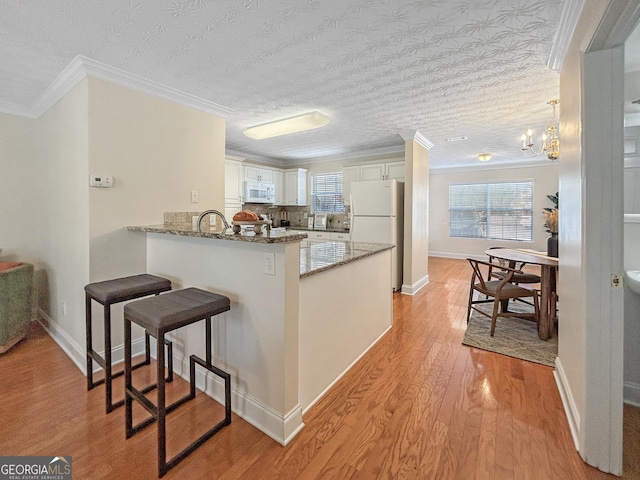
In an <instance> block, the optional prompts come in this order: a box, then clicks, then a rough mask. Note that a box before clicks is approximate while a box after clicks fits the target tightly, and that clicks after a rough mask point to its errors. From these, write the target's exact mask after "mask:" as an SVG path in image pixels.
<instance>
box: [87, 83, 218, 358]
mask: <svg viewBox="0 0 640 480" xmlns="http://www.w3.org/2000/svg"><path fill="white" fill-rule="evenodd" d="M88 95H89V97H88V99H89V142H88V145H89V162H88V169H89V173H91V174H96V175H111V176H113V178H114V186H113V187H112V188H88V187H86V185H87V182H84V183H85V185H84V186H85V187H86V188H87V190H88V195H89V204H90V209H89V222H90V226H89V228H90V233H89V236H90V239H89V241H90V263H89V265H90V272H89V281H91V282H95V281H100V280H105V279H110V278H117V277H121V276H125V275H135V274H138V273H144V272H145V271H146V241H145V239H144V238H143V236H141V235H136V234H135V233H132V232H128V231H127V230H126V227H127V226H128V225H148V224H160V223H162V222H163V214H164V212H165V211H203V210H206V209H210V208H214V209H217V210H223V208H224V151H225V145H224V135H225V121H224V119H222V118H219V117H216V116H213V115H210V114H207V113H204V112H200V111H197V110H193V109H190V108H187V107H183V106H180V105H177V104H175V103H171V102H169V101H166V100H162V99H158V98H156V97H152V96H150V95H146V94H143V93H138V92H134V91H131V90H128V89H126V88H123V87H120V86H117V85H113V84H110V83H107V82H104V81H101V80H96V79H93V78H89V92H88ZM192 190H198V192H199V197H200V202H199V203H197V204H193V203H191V191H192ZM122 308H123V305H122V304H120V305H114V306H113V307H112V315H113V322H112V323H113V330H112V337H113V344H114V345H115V346H118V345H120V344H121V343H122V322H121V321H119V320H120V319H121V318H122V313H121V312H122ZM101 315H102V309H101V308H100V307H99V306H97V308H94V319H95V320H94V323H96V321H99V319H100V318H101ZM98 325H99V323H98ZM95 330H96V335H95V338H96V342H101V341H102V340H101V339H102V336H101V332H102V330H103V329H102V328H101V327H100V328H98V327H96V328H95ZM137 336H139V332H138V335H137ZM120 353H121V352H119V351H118V352H117V355H116V359H117V358H119V357H120Z"/></svg>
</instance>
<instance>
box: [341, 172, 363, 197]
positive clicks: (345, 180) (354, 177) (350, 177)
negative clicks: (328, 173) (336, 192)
mask: <svg viewBox="0 0 640 480" xmlns="http://www.w3.org/2000/svg"><path fill="white" fill-rule="evenodd" d="M359 180H360V165H350V166H347V167H343V168H342V198H343V199H344V204H345V205H348V204H349V192H350V188H351V187H350V186H351V182H358V181H359Z"/></svg>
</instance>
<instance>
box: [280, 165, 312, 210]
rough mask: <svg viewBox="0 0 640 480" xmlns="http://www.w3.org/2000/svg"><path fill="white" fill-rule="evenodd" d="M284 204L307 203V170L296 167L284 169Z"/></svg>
mask: <svg viewBox="0 0 640 480" xmlns="http://www.w3.org/2000/svg"><path fill="white" fill-rule="evenodd" d="M284 204H285V205H306V204H307V170H306V169H304V168H296V169H293V170H285V171H284Z"/></svg>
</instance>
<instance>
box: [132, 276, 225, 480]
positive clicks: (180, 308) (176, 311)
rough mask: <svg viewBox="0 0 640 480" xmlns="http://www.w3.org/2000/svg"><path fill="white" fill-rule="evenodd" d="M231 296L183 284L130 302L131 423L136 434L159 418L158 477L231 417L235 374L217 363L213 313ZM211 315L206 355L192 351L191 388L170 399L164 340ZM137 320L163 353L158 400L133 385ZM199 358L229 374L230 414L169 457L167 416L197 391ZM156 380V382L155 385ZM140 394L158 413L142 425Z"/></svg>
mask: <svg viewBox="0 0 640 480" xmlns="http://www.w3.org/2000/svg"><path fill="white" fill-rule="evenodd" d="M230 308H231V307H230V301H229V299H228V298H227V297H225V296H222V295H217V294H215V293H210V292H207V291H205V290H200V289H198V288H186V289H184V290H177V291H173V292H170V293H166V294H164V295H160V296H158V297H153V298H146V299H143V300H137V301H135V302H131V303H128V304H127V305H125V307H124V360H125V367H124V370H125V429H126V437H127V438H130V437H131V436H133V435H135V434H136V433H137V432H138V431H140V430H142V429H143V428H145V427H146V426H148V425H150V424H151V423H153V422H155V421H157V422H158V477H162V476H164V474H165V473H167V472H168V471H169V470H170V469H171V468H173V467H174V466H176V465H177V464H178V463H180V462H181V461H182V460H184V459H185V458H186V457H187V456H188V455H189V454H190V453H191V452H193V451H194V450H195V449H196V448H198V447H199V446H200V445H202V444H203V443H204V442H206V441H207V440H208V439H209V438H211V437H212V436H213V435H215V434H216V433H217V432H218V431H220V430H221V429H222V428H223V427H225V426H227V425H229V424H230V423H231V376H230V375H229V374H228V373H227V372H224V371H223V370H220V369H219V368H218V367H216V366H214V365H213V364H212V363H211V317H212V316H214V315H218V314H219V313H222V312H226V311H228V310H230ZM200 320H205V348H206V359H205V360H203V359H202V358H200V357H198V356H196V355H191V356H190V357H189V383H190V391H189V393H188V394H187V395H185V396H184V397H182V398H180V399H178V400H176V401H174V402H173V403H171V404H170V405H167V404H166V396H165V380H164V376H163V372H164V358H163V355H162V353H163V350H162V341H163V340H164V336H165V334H166V333H167V332H170V331H172V330H175V329H177V328H180V327H184V326H187V325H191V324H192V323H196V322H199V321H200ZM131 323H135V324H137V325H139V326H141V327H143V328H144V329H145V330H147V331H148V332H150V333H151V334H152V335H154V336H155V337H156V339H157V340H158V342H157V344H158V354H157V368H158V373H157V388H158V391H157V400H156V404H155V405H154V404H153V403H152V402H151V401H150V400H149V399H148V398H147V397H146V396H145V395H144V393H145V392H144V391H141V390H138V389H136V388H135V387H133V385H132V381H131V371H132V370H133V367H132V365H131ZM196 363H197V364H198V365H200V366H201V367H202V368H204V369H206V370H208V371H209V372H211V373H213V374H215V375H218V376H219V377H221V378H222V379H223V380H224V391H225V399H224V407H225V417H224V420H222V421H220V422H218V423H217V424H216V425H215V426H214V427H213V428H211V429H210V430H209V431H207V432H206V433H205V434H203V435H201V436H200V437H199V438H198V439H196V440H195V441H194V442H193V443H191V444H190V445H189V446H188V447H186V448H185V449H184V450H182V451H181V452H180V453H178V454H177V455H176V456H174V457H173V458H172V459H170V460H169V461H167V438H166V437H167V431H166V416H167V414H168V413H170V412H172V411H173V410H175V409H176V408H178V407H179V406H180V405H182V404H184V403H185V402H187V401H189V400H192V399H194V398H195V396H196ZM155 386H156V385H152V386H151V388H153V387H155ZM134 399H135V400H137V401H138V402H140V404H141V405H142V406H143V407H144V408H145V409H146V410H147V411H148V412H149V413H150V414H151V415H152V416H151V417H150V418H148V419H147V420H144V421H142V422H141V423H139V424H138V425H136V426H134V425H133V418H132V410H133V400H134Z"/></svg>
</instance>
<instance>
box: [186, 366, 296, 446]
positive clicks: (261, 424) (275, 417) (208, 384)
mask: <svg viewBox="0 0 640 480" xmlns="http://www.w3.org/2000/svg"><path fill="white" fill-rule="evenodd" d="M173 361H174V373H176V374H177V375H179V376H180V377H182V378H183V379H184V380H185V381H187V382H188V381H189V373H188V372H189V358H185V357H176V355H174V360H173ZM175 366H178V367H179V368H178V369H176V368H175ZM196 387H197V388H198V389H199V390H201V391H203V392H204V393H206V394H207V395H209V396H210V397H211V398H213V399H214V400H215V401H217V402H218V403H220V404H221V405H224V383H223V381H222V379H220V378H219V377H218V376H217V375H214V374H212V373H210V372H206V374H205V371H204V370H203V369H200V368H196ZM231 410H232V411H233V413H235V414H236V415H238V416H239V417H240V418H242V419H243V420H244V421H246V422H247V423H250V424H251V425H253V426H254V427H256V428H257V429H258V430H260V431H261V432H263V433H264V434H265V435H268V436H269V437H271V438H273V439H274V440H275V441H276V442H278V443H279V444H280V445H283V446H284V445H287V443H289V442H290V441H291V440H292V439H293V438H294V437H295V436H296V435H297V434H298V432H300V430H302V428H303V427H304V423H303V422H302V408H301V407H300V404H298V405H296V406H295V407H293V408H292V409H291V410H290V411H289V412H287V413H285V414H282V413H280V412H277V411H275V410H273V409H272V408H271V407H269V406H267V405H264V404H263V403H262V402H260V401H259V400H256V399H255V398H253V397H251V396H250V395H248V394H247V393H245V392H241V391H239V390H237V389H236V388H234V386H233V381H232V384H231Z"/></svg>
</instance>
